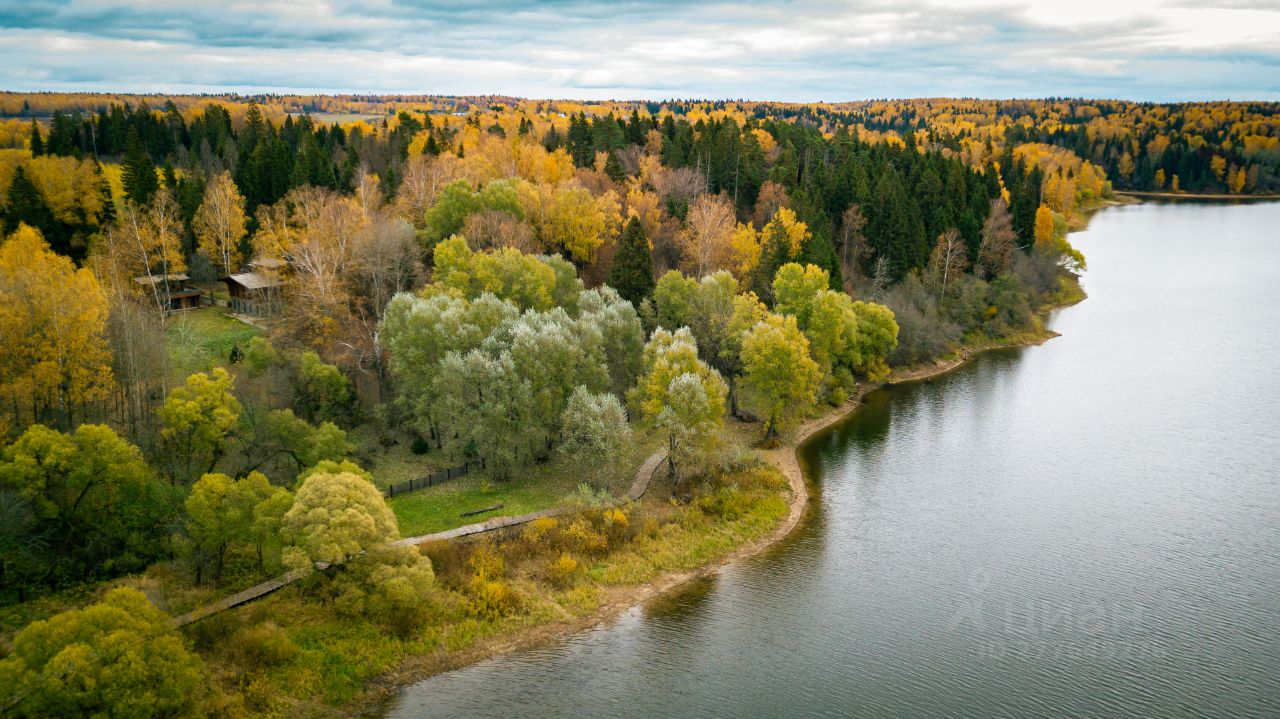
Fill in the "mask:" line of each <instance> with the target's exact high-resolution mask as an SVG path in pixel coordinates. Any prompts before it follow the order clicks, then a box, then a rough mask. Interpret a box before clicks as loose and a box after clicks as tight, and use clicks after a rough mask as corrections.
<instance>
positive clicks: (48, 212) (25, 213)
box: [4, 165, 67, 254]
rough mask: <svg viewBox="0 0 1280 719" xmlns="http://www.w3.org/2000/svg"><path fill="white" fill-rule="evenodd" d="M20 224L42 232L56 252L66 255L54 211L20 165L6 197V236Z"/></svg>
mask: <svg viewBox="0 0 1280 719" xmlns="http://www.w3.org/2000/svg"><path fill="white" fill-rule="evenodd" d="M19 223H26V224H28V225H30V226H31V227H34V228H36V229H37V230H40V234H42V235H43V236H44V237H45V238H46V239H47V240H49V243H50V244H51V245H55V246H54V250H55V251H57V252H60V253H62V254H66V250H67V248H66V247H58V246H56V245H57V244H59V243H58V242H57V238H58V234H59V233H57V232H56V230H57V220H56V219H55V218H54V216H53V210H52V209H50V208H49V203H48V202H46V201H45V199H44V195H41V194H40V188H38V187H36V185H35V183H34V182H32V181H31V178H30V177H28V176H27V171H26V169H25V168H24V167H22V165H18V167H17V168H16V169H14V171H13V180H12V181H10V183H9V192H8V195H7V196H6V197H5V206H4V234H6V235H8V234H10V233H12V232H14V231H15V230H17V229H18V225H19Z"/></svg>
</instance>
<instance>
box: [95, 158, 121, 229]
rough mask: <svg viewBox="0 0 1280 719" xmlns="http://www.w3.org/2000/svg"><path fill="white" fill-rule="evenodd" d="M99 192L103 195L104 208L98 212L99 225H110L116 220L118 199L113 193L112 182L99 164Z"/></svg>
mask: <svg viewBox="0 0 1280 719" xmlns="http://www.w3.org/2000/svg"><path fill="white" fill-rule="evenodd" d="M97 172H98V194H99V195H101V196H102V209H101V210H100V211H99V212H98V227H109V226H110V225H112V224H114V223H115V221H116V200H115V198H114V197H112V195H111V183H110V182H108V181H107V178H106V176H105V175H103V174H102V165H98V170H97Z"/></svg>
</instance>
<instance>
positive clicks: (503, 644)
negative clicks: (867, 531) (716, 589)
mask: <svg viewBox="0 0 1280 719" xmlns="http://www.w3.org/2000/svg"><path fill="white" fill-rule="evenodd" d="M1084 299H1086V296H1085V295H1084V294H1083V292H1082V293H1081V296H1080V297H1078V298H1075V299H1073V300H1072V301H1070V302H1066V303H1062V304H1059V305H1053V306H1050V307H1045V308H1042V309H1041V310H1040V311H1038V312H1037V313H1036V315H1037V317H1038V318H1039V319H1041V320H1043V319H1044V318H1045V317H1047V316H1048V315H1049V314H1050V313H1051V312H1054V311H1057V310H1060V309H1065V308H1067V307H1071V306H1073V305H1075V304H1078V303H1080V302H1082V301H1084ZM1058 336H1059V334H1058V333H1057V332H1054V331H1052V330H1048V329H1043V328H1042V329H1041V330H1040V331H1038V332H1034V333H1027V334H1025V335H1019V336H1017V337H1015V338H1012V339H1009V340H1003V341H992V342H986V343H982V344H978V345H972V346H961V347H960V348H958V349H957V350H956V352H955V353H954V354H953V355H950V356H947V357H944V358H942V359H939V360H937V361H935V362H933V363H932V364H926V365H917V366H912V367H905V368H902V369H898V370H894V371H893V372H892V373H890V375H889V376H888V377H887V378H886V379H884V380H882V381H879V382H870V383H866V384H864V385H860V386H859V387H858V390H857V391H856V392H855V393H854V394H853V395H851V396H850V397H849V398H848V399H846V400H845V401H844V402H842V403H841V404H840V405H838V406H836V407H832V408H830V409H829V410H827V411H825V412H823V413H822V414H820V415H818V416H817V417H813V418H811V419H809V420H807V421H805V422H803V423H802V424H801V425H800V426H799V427H797V428H795V429H794V430H792V431H791V432H790V433H789V434H786V435H784V437H783V442H782V443H780V444H779V445H778V446H777V447H774V448H770V449H763V448H757V451H758V452H760V454H761V456H762V458H763V459H764V461H765V462H767V463H769V464H772V465H773V466H774V467H775V468H777V469H778V470H779V471H780V472H782V474H783V476H784V477H786V479H787V485H788V497H787V514H786V516H785V517H783V518H782V520H781V521H780V522H779V523H778V525H777V526H776V527H774V529H773V531H772V532H770V533H769V534H768V535H766V536H765V537H763V538H761V539H757V540H755V541H753V542H750V543H747V544H744V545H742V546H740V547H738V548H736V549H734V550H733V551H731V552H729V553H728V554H726V555H725V556H723V557H721V558H719V559H717V560H715V561H713V562H710V563H708V564H705V565H703V566H701V567H698V568H696V569H690V570H685V571H680V572H669V573H667V574H663V575H661V576H659V577H657V578H655V579H654V580H652V581H649V582H646V583H644V584H638V585H634V586H625V587H615V588H612V589H610V590H608V591H607V592H606V598H605V599H604V601H602V602H601V604H600V606H599V607H597V608H596V609H595V610H594V611H592V612H591V613H590V614H587V615H585V616H583V617H578V618H574V619H568V620H562V621H552V622H545V623H542V624H537V625H533V626H530V627H527V628H524V629H520V630H517V631H515V632H513V633H511V634H508V635H505V636H501V637H494V638H492V639H482V640H480V641H478V642H476V643H475V644H472V645H471V646H469V647H467V648H466V649H463V650H461V651H457V652H451V653H449V654H447V655H443V656H440V655H436V654H428V655H421V656H416V657H410V658H408V659H407V660H405V661H404V662H403V663H402V664H401V665H400V666H399V667H397V668H396V669H394V670H392V671H390V672H387V673H385V674H382V675H380V676H379V677H377V678H375V679H373V680H371V681H370V682H369V684H368V685H367V686H366V688H365V691H364V692H363V695H362V697H361V698H360V699H357V700H356V701H354V702H352V703H351V704H349V705H348V709H353V710H354V711H353V713H355V714H359V715H361V716H380V715H381V713H382V712H381V710H384V709H386V708H387V706H388V702H390V701H391V700H392V699H394V698H395V697H396V696H397V695H398V694H399V693H400V692H402V691H403V690H404V689H405V688H407V687H408V686H410V685H412V684H415V683H417V682H421V681H425V680H427V679H430V678H431V677H433V676H436V675H438V674H444V673H446V672H450V671H455V670H457V669H462V668H464V667H467V666H470V665H472V664H477V663H479V662H482V661H485V660H487V659H492V658H494V657H497V656H500V655H503V654H507V653H510V652H513V651H517V650H522V649H531V648H534V647H538V646H546V645H548V644H550V643H552V642H555V641H557V640H560V639H563V638H564V637H567V636H569V635H571V634H575V633H578V632H582V631H585V630H588V629H593V628H596V627H599V626H601V625H603V624H605V623H606V622H610V621H613V620H615V619H616V618H617V617H619V616H621V615H622V614H624V613H625V612H627V611H630V610H632V609H635V608H637V607H640V606H641V605H643V604H645V603H646V602H648V601H650V600H652V599H655V598H657V597H659V596H661V595H663V594H666V593H668V592H671V591H673V590H675V589H678V588H679V587H681V586H683V585H685V584H688V583H689V582H692V581H694V580H697V579H700V578H703V577H708V576H711V575H713V574H716V573H718V572H719V571H720V570H721V569H722V568H724V567H725V566H727V565H729V564H731V563H734V562H738V561H742V560H745V559H749V558H751V557H754V556H757V555H759V554H761V553H763V552H764V551H765V550H767V549H769V548H771V547H773V546H775V545H777V544H778V543H780V542H781V541H782V540H783V539H785V538H787V537H788V536H789V535H790V534H791V532H792V531H793V530H794V529H795V528H796V527H797V526H799V524H800V520H801V519H802V518H803V517H804V515H805V512H806V510H807V509H808V507H809V506H810V502H809V486H808V484H809V482H808V480H807V479H806V478H805V476H804V470H803V468H802V467H801V466H800V460H799V454H800V451H801V450H802V449H804V447H805V445H806V444H807V443H808V442H809V441H810V440H812V439H813V438H814V437H815V436H817V435H818V434H819V433H821V432H822V431H823V430H826V429H828V428H830V427H832V426H834V425H836V424H839V423H840V422H842V421H844V420H846V419H848V418H849V417H850V416H852V415H853V413H854V412H856V411H857V410H858V409H859V408H860V407H861V406H862V400H863V399H864V398H865V397H866V396H867V395H868V394H870V393H872V392H874V391H876V390H879V389H883V388H886V387H891V386H894V385H899V384H907V383H911V382H918V381H923V380H928V379H933V378H935V377H939V376H941V375H944V374H946V373H948V372H951V371H952V370H955V369H958V368H959V367H961V366H963V365H964V364H965V363H967V362H969V361H970V360H972V359H973V358H974V357H976V356H978V355H980V354H982V353H983V352H988V351H991V350H997V349H1008V348H1013V347H1034V346H1038V345H1042V344H1044V343H1045V342H1047V341H1049V340H1051V339H1053V338H1054V337H1058ZM731 421H735V420H731ZM744 424H755V423H744Z"/></svg>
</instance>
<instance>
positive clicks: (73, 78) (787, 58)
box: [0, 0, 1280, 102]
mask: <svg viewBox="0 0 1280 719" xmlns="http://www.w3.org/2000/svg"><path fill="white" fill-rule="evenodd" d="M0 89H4V90H17V91H34V90H65V91H120V92H166V93H179V92H222V91H231V92H240V93H254V92H263V91H270V92H281V93H347V92H364V93H431V94H446V95H473V94H501V95H515V96H520V97H529V98H574V99H596V100H602V99H653V100H659V99H666V98H715V99H734V98H743V99H753V100H779V101H794V102H815V101H828V102H834V101H841V100H859V99H869V98H885V97H936V96H950V97H961V96H963V97H988V98H1009V97H1049V96H1072V97H1105V98H1120V99H1132V100H1152V101H1179V100H1207V99H1233V100H1280V0H1234V1H1233V0H1227V1H1225V2H1203V1H1195V0H893V1H880V0H869V1H855V2H835V1H833V0H766V1H760V2H737V3H723V2H715V1H709V2H698V0H671V1H666V0H663V1H659V2H634V1H632V0H614V1H612V2H592V1H588V0H552V1H551V2H518V1H517V0H495V1H492V2H489V1H485V2H468V1H466V0H460V1H458V2H411V1H410V0H351V1H348V0H232V1H230V2H219V0H200V1H198V2H179V1H177V0H0Z"/></svg>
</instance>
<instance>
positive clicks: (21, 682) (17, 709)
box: [0, 588, 207, 719]
mask: <svg viewBox="0 0 1280 719" xmlns="http://www.w3.org/2000/svg"><path fill="white" fill-rule="evenodd" d="M206 691H207V690H206V688H205V680H204V672H203V669H202V667H201V664H200V660H199V658H198V657H196V656H195V655H193V654H191V653H190V652H189V651H187V648H186V647H185V646H184V645H183V642H182V638H181V637H180V636H179V635H178V633H177V632H176V631H174V629H173V628H172V627H171V626H170V624H169V617H168V616H166V615H165V614H164V613H163V612H161V611H160V610H158V609H156V608H155V607H154V606H152V604H151V602H149V601H147V598H146V596H144V595H143V594H142V592H139V591H138V590H136V589H130V588H118V589H113V590H111V591H110V592H108V593H107V595H106V597H105V598H104V599H103V601H102V602H100V603H98V604H93V605H90V606H88V607H86V608H84V609H73V610H71V611H67V612H63V613H62V614H57V615H55V616H53V617H51V618H50V619H47V620H37V621H35V622H32V623H31V624H30V625H28V626H27V628H25V629H23V630H22V631H21V632H20V633H19V634H18V636H17V637H16V638H15V639H14V641H13V652H12V653H11V654H10V655H9V656H8V657H6V658H5V659H3V660H0V697H5V699H4V700H3V701H4V702H5V704H4V707H3V708H4V709H5V711H6V713H10V712H12V713H14V714H15V715H17V716H32V717H45V716H48V717H52V716H64V717H71V716H83V717H129V718H138V719H142V718H145V717H178V716H193V715H198V714H201V713H202V712H201V711H200V705H199V701H200V698H201V697H202V696H203V695H204V693H205V692H206Z"/></svg>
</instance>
